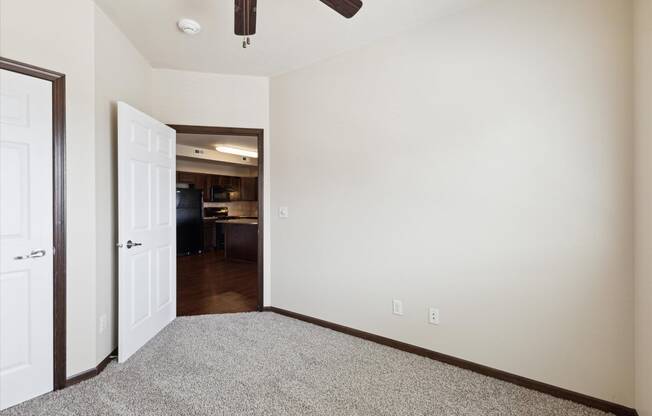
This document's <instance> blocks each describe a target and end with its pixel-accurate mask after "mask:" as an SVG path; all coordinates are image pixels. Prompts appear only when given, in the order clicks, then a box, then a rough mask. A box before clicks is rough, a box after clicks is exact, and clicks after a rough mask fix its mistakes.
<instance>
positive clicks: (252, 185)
mask: <svg viewBox="0 0 652 416" xmlns="http://www.w3.org/2000/svg"><path fill="white" fill-rule="evenodd" d="M240 200H241V201H258V178H240Z"/></svg>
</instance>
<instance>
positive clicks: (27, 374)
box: [0, 70, 54, 409]
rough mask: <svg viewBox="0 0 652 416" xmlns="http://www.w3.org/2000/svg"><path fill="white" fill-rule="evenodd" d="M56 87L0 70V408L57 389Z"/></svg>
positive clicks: (42, 81)
mask: <svg viewBox="0 0 652 416" xmlns="http://www.w3.org/2000/svg"><path fill="white" fill-rule="evenodd" d="M52 192H53V191H52V83H51V82H49V81H44V80H41V79H37V78H33V77H29V76H27V75H22V74H17V73H15V72H10V71H6V70H0V409H5V408H7V407H10V406H13V405H15V404H18V403H20V402H23V401H25V400H28V399H31V398H33V397H36V396H39V395H41V394H43V393H47V392H49V391H51V390H52V388H53V378H54V376H53V354H54V353H53V345H52V343H53V325H54V322H53V273H54V272H53V253H52V246H53V240H52V238H53V222H52V221H53V220H52V196H53V193H52Z"/></svg>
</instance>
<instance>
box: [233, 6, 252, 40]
mask: <svg viewBox="0 0 652 416" xmlns="http://www.w3.org/2000/svg"><path fill="white" fill-rule="evenodd" d="M256 3H257V0H235V34H236V35H238V36H249V35H255V34H256Z"/></svg>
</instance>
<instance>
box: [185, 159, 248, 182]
mask: <svg viewBox="0 0 652 416" xmlns="http://www.w3.org/2000/svg"><path fill="white" fill-rule="evenodd" d="M177 171H180V172H196V173H209V174H212V175H225V176H240V177H256V176H258V168H257V167H250V166H234V165H227V164H220V163H211V162H203V161H199V160H187V159H181V158H179V157H177Z"/></svg>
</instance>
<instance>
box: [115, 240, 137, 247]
mask: <svg viewBox="0 0 652 416" xmlns="http://www.w3.org/2000/svg"><path fill="white" fill-rule="evenodd" d="M116 245H117V246H118V248H122V247H124V246H126V247H127V248H132V247H140V246H142V245H143V243H134V242H133V241H131V240H129V241H127V244H125V245H124V246H123V245H122V244H121V243H120V244H116Z"/></svg>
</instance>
